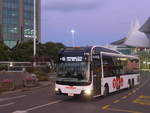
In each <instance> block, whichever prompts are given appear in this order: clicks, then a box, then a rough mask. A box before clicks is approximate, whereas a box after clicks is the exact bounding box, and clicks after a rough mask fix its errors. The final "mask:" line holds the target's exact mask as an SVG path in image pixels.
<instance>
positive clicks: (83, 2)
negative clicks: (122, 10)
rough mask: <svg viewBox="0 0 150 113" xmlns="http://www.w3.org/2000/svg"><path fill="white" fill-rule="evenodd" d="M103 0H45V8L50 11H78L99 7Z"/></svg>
mask: <svg viewBox="0 0 150 113" xmlns="http://www.w3.org/2000/svg"><path fill="white" fill-rule="evenodd" d="M100 1H101V0H51V1H50V0H45V1H44V0H43V4H42V5H43V8H44V9H45V10H48V11H64V12H70V11H78V10H92V9H97V8H99V7H100V5H101V2H100Z"/></svg>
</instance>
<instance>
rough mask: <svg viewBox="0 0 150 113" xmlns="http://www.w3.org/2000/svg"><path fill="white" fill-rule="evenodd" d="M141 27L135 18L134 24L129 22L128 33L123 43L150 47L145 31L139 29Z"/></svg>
mask: <svg viewBox="0 0 150 113" xmlns="http://www.w3.org/2000/svg"><path fill="white" fill-rule="evenodd" d="M140 28H141V26H140V24H139V21H138V20H136V21H135V24H134V25H133V24H131V28H130V31H129V33H128V37H127V39H126V41H125V42H124V44H125V45H128V46H133V47H144V48H149V47H150V40H149V39H148V37H147V36H146V34H145V33H143V32H141V31H140V30H139V29H140Z"/></svg>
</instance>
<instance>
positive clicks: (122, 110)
mask: <svg viewBox="0 0 150 113" xmlns="http://www.w3.org/2000/svg"><path fill="white" fill-rule="evenodd" d="M106 110H109V111H118V112H126V113H142V112H138V111H131V110H126V109H116V108H107V109H106Z"/></svg>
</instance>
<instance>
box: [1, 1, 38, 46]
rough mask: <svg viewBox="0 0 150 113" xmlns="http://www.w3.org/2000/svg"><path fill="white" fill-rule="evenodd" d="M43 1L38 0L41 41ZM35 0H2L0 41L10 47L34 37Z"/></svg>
mask: <svg viewBox="0 0 150 113" xmlns="http://www.w3.org/2000/svg"><path fill="white" fill-rule="evenodd" d="M40 12H41V3H40V0H36V31H37V39H38V41H40V39H41V36H40V35H41V33H40V31H41V30H40V29H41V26H40V21H41V20H40V18H41V13H40ZM33 34H34V0H0V41H3V42H4V43H5V44H6V45H7V46H8V47H9V48H13V47H14V46H15V45H16V44H17V43H19V42H22V41H26V40H29V39H32V38H33Z"/></svg>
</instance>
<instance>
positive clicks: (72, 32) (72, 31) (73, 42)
mask: <svg viewBox="0 0 150 113" xmlns="http://www.w3.org/2000/svg"><path fill="white" fill-rule="evenodd" d="M75 32H76V31H75V30H73V29H72V30H71V34H72V45H73V47H75V37H74V34H75Z"/></svg>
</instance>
